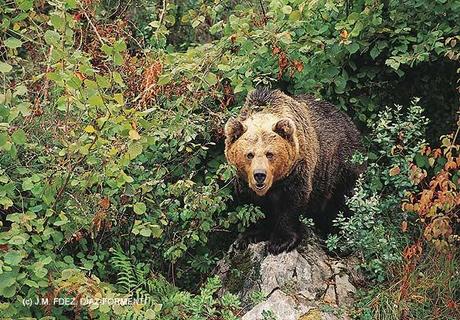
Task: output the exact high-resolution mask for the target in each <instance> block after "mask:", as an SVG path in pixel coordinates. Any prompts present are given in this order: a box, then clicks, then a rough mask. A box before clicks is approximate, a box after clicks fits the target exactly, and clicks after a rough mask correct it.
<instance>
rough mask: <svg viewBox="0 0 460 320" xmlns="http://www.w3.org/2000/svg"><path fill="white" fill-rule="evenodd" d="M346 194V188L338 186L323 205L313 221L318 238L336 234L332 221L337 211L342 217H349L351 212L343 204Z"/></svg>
mask: <svg viewBox="0 0 460 320" xmlns="http://www.w3.org/2000/svg"><path fill="white" fill-rule="evenodd" d="M346 193H347V189H346V186H345V185H339V186H337V187H336V189H335V190H334V192H333V193H332V195H331V196H330V197H329V198H328V199H327V200H326V202H325V205H324V206H323V207H322V210H321V212H320V214H319V215H318V218H317V219H316V221H315V225H316V227H317V228H318V231H319V235H320V237H322V238H326V237H327V236H328V235H329V234H331V233H336V232H337V231H338V230H337V228H336V227H335V226H334V225H333V220H334V219H335V218H336V217H337V214H338V213H339V211H340V212H342V213H343V216H344V217H350V216H351V212H350V210H349V209H348V207H347V206H346V203H345V195H346Z"/></svg>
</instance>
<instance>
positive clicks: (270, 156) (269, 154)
mask: <svg viewBox="0 0 460 320" xmlns="http://www.w3.org/2000/svg"><path fill="white" fill-rule="evenodd" d="M265 155H266V156H267V159H268V160H272V159H273V156H274V155H273V153H271V152H267V153H266V154H265Z"/></svg>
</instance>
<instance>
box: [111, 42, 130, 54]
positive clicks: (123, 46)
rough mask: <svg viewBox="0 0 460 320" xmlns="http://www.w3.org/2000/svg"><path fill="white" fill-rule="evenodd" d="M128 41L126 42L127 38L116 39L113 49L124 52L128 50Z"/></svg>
mask: <svg viewBox="0 0 460 320" xmlns="http://www.w3.org/2000/svg"><path fill="white" fill-rule="evenodd" d="M126 48H127V47H126V43H125V40H123V39H121V40H117V41H115V43H114V44H113V50H115V51H117V52H123V51H125V50H126Z"/></svg>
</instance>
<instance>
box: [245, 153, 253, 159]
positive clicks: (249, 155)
mask: <svg viewBox="0 0 460 320" xmlns="http://www.w3.org/2000/svg"><path fill="white" fill-rule="evenodd" d="M246 158H248V159H249V160H252V158H254V153H252V152H249V153H248V154H247V155H246Z"/></svg>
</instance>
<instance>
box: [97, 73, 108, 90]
mask: <svg viewBox="0 0 460 320" xmlns="http://www.w3.org/2000/svg"><path fill="white" fill-rule="evenodd" d="M96 83H97V84H98V85H99V87H101V88H104V89H106V88H110V80H109V79H108V77H105V76H100V75H98V74H97V75H96Z"/></svg>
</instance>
